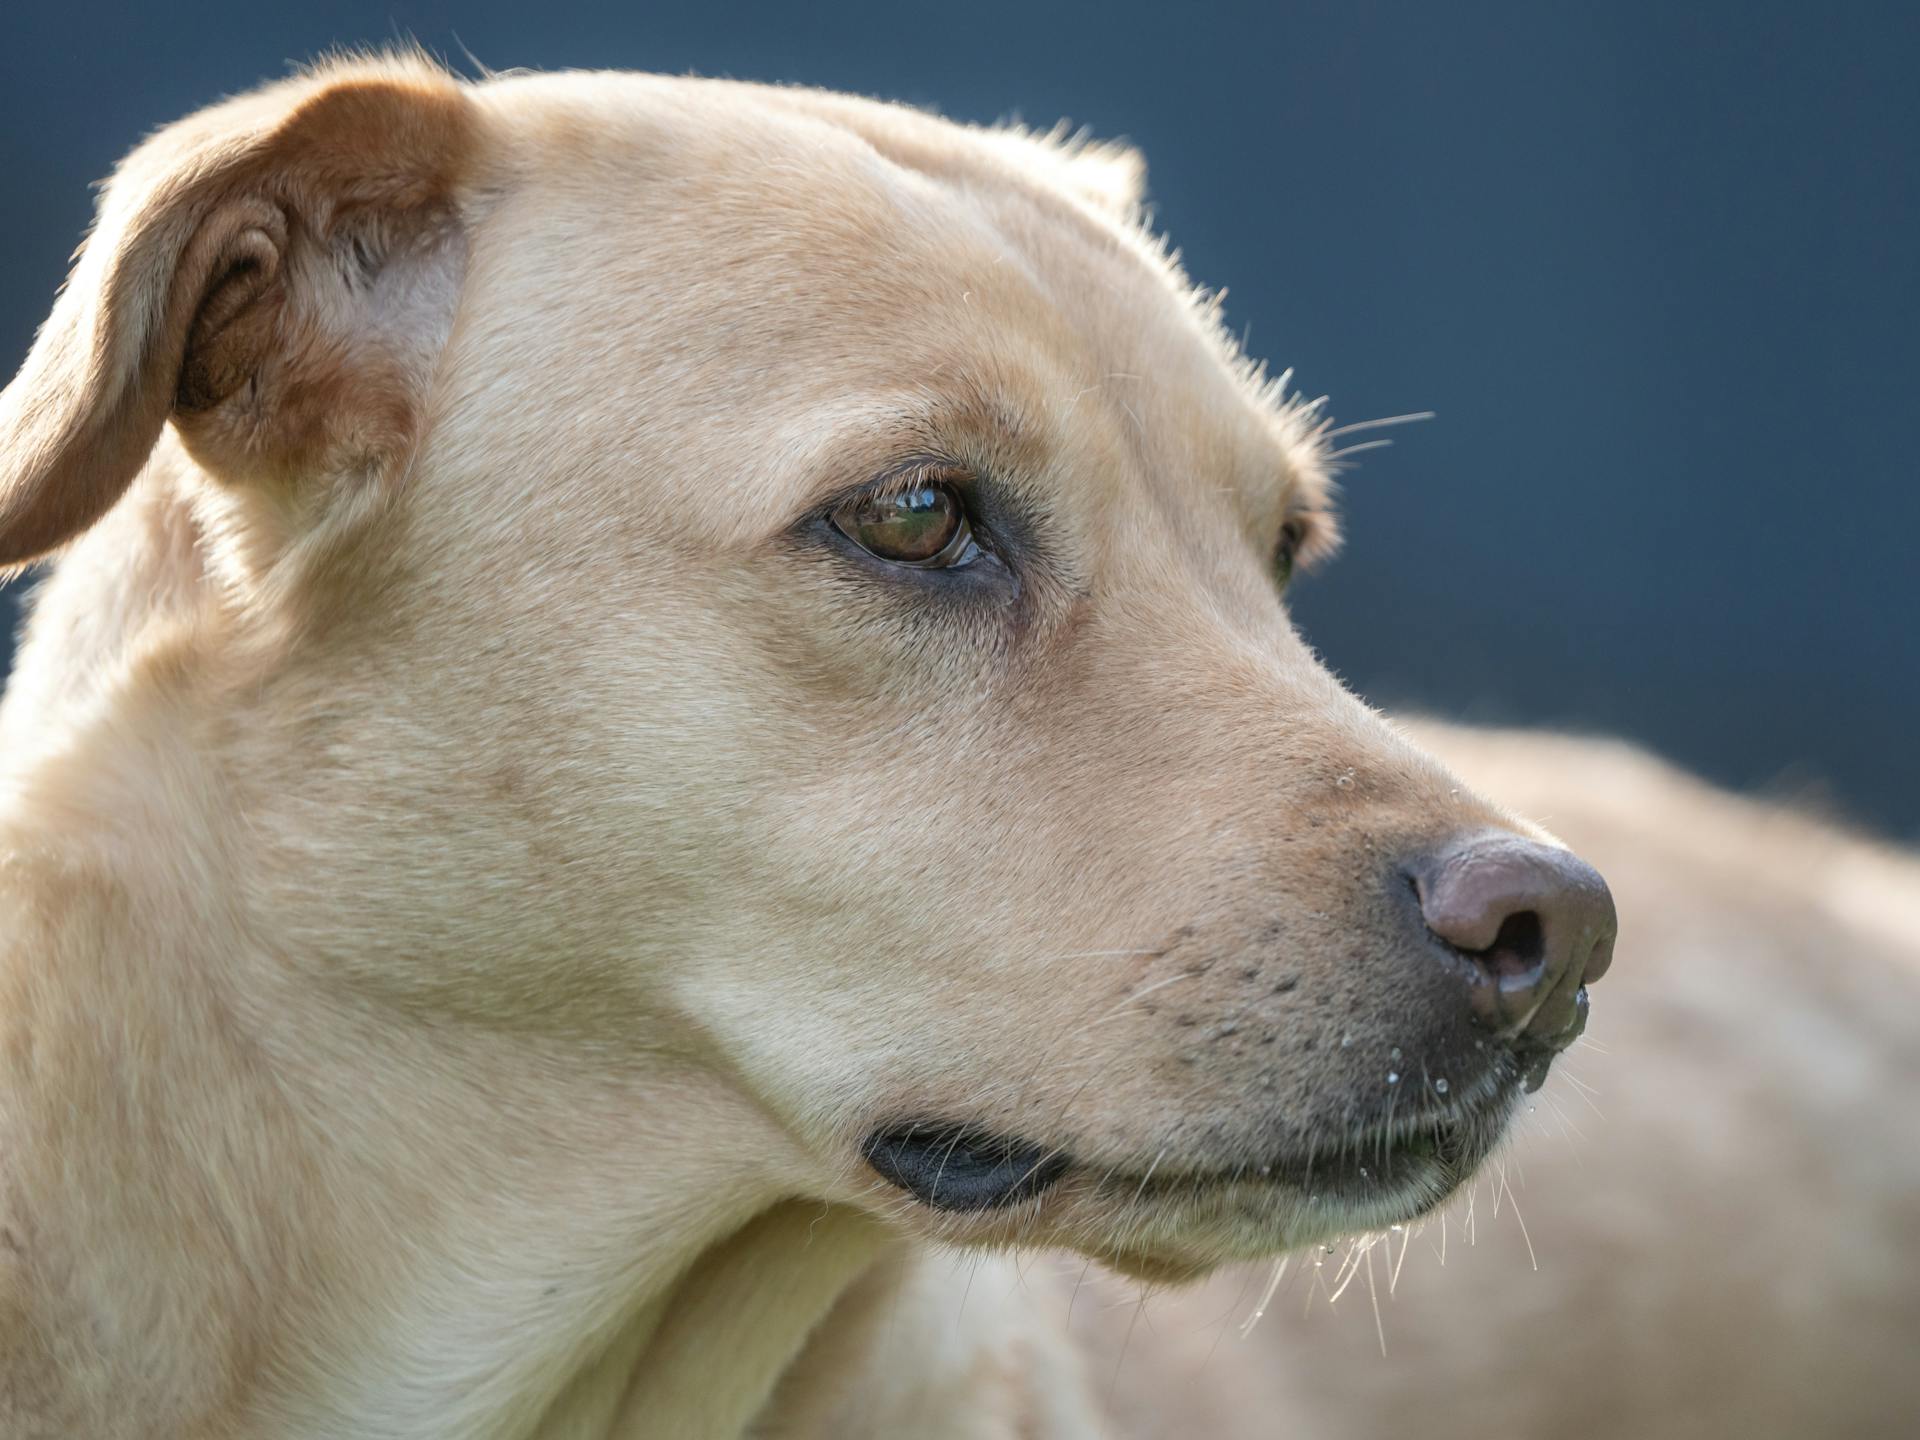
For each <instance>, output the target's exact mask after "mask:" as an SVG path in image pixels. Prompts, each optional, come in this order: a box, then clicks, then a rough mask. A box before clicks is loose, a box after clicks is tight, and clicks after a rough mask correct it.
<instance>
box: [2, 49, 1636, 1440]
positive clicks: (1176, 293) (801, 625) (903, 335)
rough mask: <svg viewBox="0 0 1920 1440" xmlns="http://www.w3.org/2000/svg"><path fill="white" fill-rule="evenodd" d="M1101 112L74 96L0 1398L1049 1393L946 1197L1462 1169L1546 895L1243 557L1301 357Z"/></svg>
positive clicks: (853, 1413)
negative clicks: (1251, 336) (72, 244)
mask: <svg viewBox="0 0 1920 1440" xmlns="http://www.w3.org/2000/svg"><path fill="white" fill-rule="evenodd" d="M1141 184H1142V169H1141V162H1140V161H1139V159H1138V157H1137V156H1136V155H1135V154H1134V153H1133V152H1131V151H1129V150H1127V149H1124V148H1121V147H1116V146H1110V145H1101V144H1095V143H1089V142H1085V141H1081V140H1076V139H1073V138H1069V137H1065V136H1063V135H1059V134H1055V135H1035V134H1029V133H1025V132H1020V131H1015V130H994V129H970V128H966V127H962V126H958V125H953V124H949V123H946V122H943V121H940V120H937V119H934V118H932V117H929V116H926V115H923V114H920V113H917V112H914V111H910V110H906V109H903V108H899V107H894V106H889V105H884V104H878V103H874V102H870V101H862V100H855V99H849V98H845V97H840V96H835V95H830V94H823V93H816V92H811V91H804V90H794V89H779V88H769V87H759V86H752V85H743V84H734V83H723V82H712V81H704V80H692V79H665V78H656V77H646V76H635V75H617V74H564V75H553V76H535V75H511V76H502V77H493V78H489V79H487V80H485V81H483V82H477V83H469V82H465V81H461V80H458V79H455V78H453V77H451V76H449V75H447V74H445V73H443V72H441V71H440V70H438V69H436V68H434V67H433V66H432V65H430V64H428V63H426V62H425V61H423V60H420V59H418V58H414V57H408V56H399V57H386V58H372V59H355V60H346V61H340V62H336V63H333V64H329V65H326V66H323V67H321V68H319V69H317V70H314V71H311V72H308V73H305V74H302V75H301V76H298V77H296V78H295V79H293V80H290V81H287V82H284V83H281V84H278V85H274V86H270V87H268V88H265V89H263V90H259V91H257V92H254V93H252V94H249V95H246V96H243V97H241V98H238V99H235V100H231V101H228V102H225V103H223V104H220V105H217V106H215V107H213V108H211V109H209V110H206V111H203V112H201V113H199V114H197V115H194V116H192V117H189V118H188V119H186V120H183V121H181V122H179V123H178V124H176V125H173V126H171V127H168V128H167V129H165V130H162V131H161V132H159V133H158V134H157V135H156V136H155V137H153V138H152V139H150V140H149V141H147V142H146V143H145V144H144V145H142V146H141V147H140V148H139V149H138V150H136V151H135V152H134V153H133V154H132V156H131V157H130V158H129V159H128V160H127V161H126V162H125V163H124V164H123V165H122V166H121V167H120V169H119V170H118V172H117V173H116V174H115V176H114V178H113V180H112V181H111V183H110V184H109V185H108V186H107V188H106V190H105V192H104V194H103V197H102V200H101V203H100V213H99V219H98V223H97V225H96V226H95V228H94V230H93V232H92V234H91V236H90V238H89V239H88V241H87V243H86V245H85V247H84V250H83V252H82V254H81V257H80V258H79V260H78V263H77V265H76V268H75V270H74V272H73V275H72V277H71V279H70V281H69V283H68V285H67V287H66V290H65V292H64V293H63V295H62V296H61V297H60V299H59V301H58V303H57V304H56V306H55V307H54V310H53V313H52V315H51V317H50V319H49V320H48V322H47V324H46V326H45V328H44V329H43V331H42V332H41V334H40V336H39V338H38V340H37V341H36V343H35V345H34V347H33V350H32V352H31V354H30V355H29V357H28V358H27V361H26V363H25V365H24V366H23V368H22V369H21V371H20V373H19V375H18V377H17V378H16V379H15V380H14V381H13V383H12V384H11V386H10V387H9V388H8V389H7V390H6V392H5V394H4V397H3V398H0V435H4V437H5V446H6V450H5V457H6V458H5V467H4V470H0V566H16V567H17V566H21V565H25V564H27V563H30V562H33V561H36V560H39V559H42V558H44V557H47V556H49V555H52V554H55V553H56V552H57V553H58V559H57V562H56V563H55V564H54V566H53V568H52V569H51V572H50V573H49V575H48V577H47V578H46V579H45V581H44V582H43V585H42V587H41V590H40V593H39V595H38V598H37V601H36V603H35V605H34V607H33V613H32V616H31V619H30V622H29V624H28V627H27V630H26V635H25V640H24V644H23V647H22V650H21V654H20V657H19V665H18V671H17V673H16V675H15V677H14V680H13V682H12V684H11V686H10V689H9V692H8V695H7V699H6V702H5V706H4V710H3V711H0V747H4V755H5V760H4V762H3V765H4V768H3V769H0V946H3V947H4V952H3V953H4V964H0V987H3V989H0V1017H3V1018H0V1024H3V1025H4V1027H5V1037H6V1039H5V1065H6V1068H5V1071H4V1080H3V1081H0V1094H4V1102H3V1103H0V1115H4V1120H3V1121H0V1147H3V1153H4V1154H5V1156H6V1162H5V1191H4V1205H3V1206H0V1239H3V1240H4V1242H5V1243H4V1246H3V1247H0V1263H4V1267H5V1268H4V1273H3V1274H0V1336H4V1344H3V1345H0V1416H4V1424H3V1425H0V1428H3V1429H4V1431H5V1433H7V1434H12V1435H87V1436H92V1437H101V1440H107V1437H114V1436H132V1435H139V1436H240V1435H247V1436H317V1435H356V1436H390V1437H403V1436H404V1437H428V1436H444V1437H453V1436H459V1437H528V1436H541V1437H557V1436H570V1437H571V1436H634V1435H663V1436H675V1437H678V1436H732V1435H740V1434H747V1433H753V1434H760V1435H804V1434H821V1435H827V1434H833V1435H847V1434H855V1433H860V1432H861V1430H862V1428H864V1429H865V1430H866V1431H867V1432H868V1433H875V1434H914V1435H922V1436H936V1435H939V1436H963V1435H966V1436H971V1435H1014V1434H1019V1435H1045V1436H1077V1435H1097V1434H1106V1433H1112V1428H1113V1423H1114V1422H1113V1421H1111V1420H1110V1419H1109V1418H1107V1417H1106V1416H1105V1415H1104V1413H1103V1410H1102V1402H1101V1399H1100V1386H1099V1385H1098V1383H1097V1382H1096V1381H1095V1379H1094V1378H1093V1377H1091V1376H1090V1375H1089V1374H1088V1373H1086V1370H1085V1366H1084V1364H1083V1362H1082V1360H1081V1358H1080V1356H1079V1355H1078V1354H1077V1352H1076V1351H1075V1349H1074V1345H1073V1342H1072V1340H1071V1338H1070V1335H1069V1334H1068V1333H1067V1331H1066V1330H1064V1329H1063V1328H1062V1327H1061V1326H1060V1325H1057V1324H1055V1323H1054V1322H1053V1321H1052V1320H1051V1319H1050V1318H1048V1317H1047V1316H1046V1315H1045V1314H1044V1313H1043V1312H1044V1307H1043V1306H1040V1305H1038V1304H1034V1305H1029V1304H1027V1303H1026V1302H1024V1301H1023V1300H1022V1299H1021V1296H1020V1293H1019V1290H1018V1287H1017V1286H1009V1285H1002V1284H1000V1283H998V1282H1000V1281H1003V1280H1005V1279H1007V1277H1009V1276H1010V1275H1012V1274H1013V1273H1014V1267H1015V1266H1016V1265H1017V1263H1018V1262H1017V1260H1016V1259H1013V1258H1010V1256H1012V1255H1013V1254H1015V1253H1025V1252H1030V1251H1033V1250H1036V1249H1042V1248H1050V1247H1051V1248H1064V1249H1066V1250H1069V1251H1071V1252H1073V1253H1075V1254H1077V1255H1079V1256H1082V1257H1086V1258H1087V1259H1088V1260H1090V1261H1098V1262H1100V1263H1102V1264H1103V1265H1104V1266H1107V1267H1110V1268H1111V1269H1113V1270H1116V1271H1118V1272H1121V1273H1122V1274H1125V1275H1128V1276H1132V1277H1135V1278H1138V1279H1143V1280H1146V1281H1148V1282H1152V1283H1171V1282H1177V1281H1190V1280H1194V1279H1197V1278H1199V1277H1202V1276H1204V1275H1206V1274H1207V1273H1209V1272H1211V1271H1213V1270H1215V1269H1217V1268H1218V1267H1221V1266H1224V1265H1228V1264H1231V1263H1233V1262H1240V1261H1249V1260H1257V1259H1261V1258H1264V1257H1271V1256H1274V1255H1277V1254H1280V1253H1282V1252H1287V1251H1293V1250H1298V1249H1300V1248H1301V1247H1306V1246H1311V1245H1314V1244H1318V1243H1322V1242H1325V1241H1327V1240H1329V1239H1331V1238H1332V1237H1336V1236H1340V1235H1343V1234H1346V1233H1349V1232H1352V1231H1355V1230H1371V1229H1376V1228H1380V1227H1387V1226H1391V1225H1395V1224H1405V1223H1407V1222H1410V1221H1413V1220H1415V1219H1416V1218H1417V1217H1418V1216H1420V1215H1422V1214H1425V1213H1427V1212H1429V1211H1430V1210H1431V1209H1432V1208H1433V1207H1435V1206H1436V1205H1439V1204H1440V1203H1442V1202H1443V1201H1445V1200H1446V1199H1447V1197H1448V1196H1449V1195H1451V1194H1452V1193H1454V1192H1455V1191H1456V1190H1457V1189H1458V1188H1459V1187H1460V1186H1461V1185H1462V1184H1464V1183H1466V1182H1467V1181H1468V1180H1469V1179H1470V1177H1472V1176H1473V1175H1474V1174H1475V1173H1476V1171H1477V1169H1478V1167H1479V1166H1480V1165H1481V1163H1482V1161H1483V1160H1484V1159H1485V1158H1486V1157H1487V1156H1488V1155H1489V1154H1490V1153H1491V1152H1492V1150H1493V1149H1494V1147H1495V1146H1496V1144H1497V1143H1498V1142H1499V1140H1500V1138H1501V1136H1502V1135H1503V1133H1504V1132H1505V1129H1506V1127H1507V1123H1508V1121H1509V1119H1510V1117H1511V1116H1512V1115H1513V1114H1514V1112H1515V1111H1516V1109H1517V1107H1518V1106H1519V1104H1520V1102H1521V1097H1522V1096H1523V1094H1524V1093H1526V1092H1528V1091H1530V1090H1533V1089H1537V1088H1538V1087H1539V1086H1540V1085H1541V1083H1542V1082H1543V1081H1544V1080H1545V1078H1546V1076H1547V1074H1548V1071H1549V1067H1550V1066H1551V1065H1552V1064H1553V1062H1554V1060H1555V1057H1556V1056H1557V1055H1559V1054H1560V1053H1561V1052H1563V1051H1564V1050H1565V1049H1566V1048H1567V1047H1568V1046H1569V1045H1571V1044H1572V1043H1573V1042H1574V1040H1575V1039H1576V1038H1577V1037H1578V1035H1579V1034H1580V1031H1581V1028H1582V1027H1583V1025H1584V1024H1585V1021H1586V1017H1587V1012H1588V995H1587V986H1588V985H1589V984H1591V983H1592V982H1593V981H1595V980H1597V979H1599V978H1600V976H1601V974H1602V972H1603V971H1604V970H1605V969H1606V968H1607V966H1608V964H1609V961H1610V958H1611V954H1612V949H1613V942H1614V935H1615V929H1616V921H1615V916H1614V907H1613V901H1612V898H1611V896H1610V894H1609V892H1608V890H1607V888H1606V886H1605V884H1604V882H1603V881H1602V880H1601V879H1600V877H1599V875H1598V874H1597V872H1595V871H1594V870H1593V869H1592V868H1591V867H1589V866H1588V865H1586V864H1585V863H1584V862H1582V861H1580V860H1579V859H1577V858H1576V857H1575V856H1573V855H1572V853H1571V852H1569V851H1568V850H1566V849H1565V848H1563V847H1562V846H1560V845H1559V844H1558V843H1557V842H1555V841H1553V840H1552V839H1551V837H1549V836H1548V835H1547V834H1546V833H1545V832H1544V831H1542V830H1541V829H1539V828H1538V827H1536V826H1534V825H1532V824H1531V823H1528V822H1526V821H1524V820H1522V819H1520V818H1518V817H1517V816H1516V815H1514V814H1512V813H1509V812H1508V811H1506V810H1503V809H1501V808H1499V807H1498V806H1497V805H1496V804H1494V803H1493V802H1492V801H1490V800H1488V799H1483V798H1481V797H1480V796H1479V795H1477V794H1475V793H1474V792H1472V791H1471V790H1469V789H1468V788H1467V787H1466V786H1465V785H1464V784H1463V783H1462V782H1461V781H1460V780H1459V779H1457V778H1455V777H1454V776H1453V775H1452V774H1450V773H1449V772H1448V771H1447V770H1446V769H1445V768H1444V767H1443V766H1442V765H1441V764H1440V762H1439V761H1437V760H1436V759H1434V758H1433V757H1432V756H1431V755H1429V754H1428V753H1426V752H1425V751H1423V750H1421V749H1420V748H1418V747H1417V746H1416V745H1414V744H1413V743H1411V742H1410V741H1409V739H1408V738H1407V737H1406V736H1405V735H1404V734H1403V733H1402V732H1400V731H1399V730H1398V729H1396V728H1395V727H1394V726H1393V725H1391V724H1389V723H1388V722H1387V721H1386V720H1385V719H1384V718H1383V717H1381V716H1380V715H1378V714H1377V713H1375V712H1374V711H1372V710H1370V709H1369V708H1368V707H1367V706H1366V705H1364V704H1363V703H1362V702H1360V701H1359V700H1358V699H1356V698H1355V697H1354V696H1352V695H1351V694H1350V693H1349V692H1347V691H1346V690H1345V689H1343V688H1342V686H1341V685H1340V684H1339V683H1338V682H1337V681H1336V680H1334V678H1333V677H1332V676H1331V675H1330V674H1329V673H1328V672H1327V671H1326V670H1325V669H1324V668H1323V667H1322V666H1321V665H1320V664H1319V663H1318V661H1317V659H1316V658H1315V657H1314V656H1313V655H1312V653H1311V652H1310V651H1309V650H1308V648H1307V647H1306V645H1305V644H1304V643H1303V642H1302V640H1301V639H1300V638H1299V636H1298V635H1297V633H1296V632H1295V630H1294V629H1293V627H1292V625H1291V624H1290V622H1289V620H1288V617H1287V612H1286V608H1285V600H1284V588H1285V585H1286V582H1287V579H1288V576H1289V574H1290V572H1291V571H1292V570H1293V569H1294V567H1295V566H1296V565H1299V566H1305V565H1310V564H1312V563H1315V562H1316V561H1318V560H1319V559H1321V558H1323V557H1324V556H1325V555H1326V554H1327V553H1328V552H1329V551H1330V550H1331V549H1332V547H1333V545H1334V543H1335V540H1336V523H1335V519H1334V516H1333V509H1332V487H1331V480H1330V471H1331V468H1332V461H1331V459H1330V441H1331V438H1332V435H1333V431H1334V427H1333V426H1332V424H1331V422H1330V421H1329V420H1327V419H1325V418H1324V417H1323V415H1322V414H1321V412H1320V410H1319V409H1318V408H1317V407H1316V406H1313V405H1308V404H1302V403H1300V402H1299V401H1297V400H1296V399H1293V398H1290V397H1289V396H1288V394H1287V393H1286V390H1285V386H1284V383H1281V382H1269V381H1267V380H1265V379H1264V377H1263V376H1262V374H1261V372H1260V371H1259V370H1258V369H1257V368H1256V367H1254V366H1253V365H1252V364H1251V363H1250V362H1248V361H1247V360H1246V359H1244V358H1243V357H1242V356H1241V355H1240V353H1239V352H1238V350H1237V349H1236V347H1235V346H1234V345H1233V343H1232V342H1231V340H1230V339H1229V337H1228V335H1227V333H1226V331H1225V329H1224V326H1223V324H1222V322H1221V319H1220V316H1219V313H1218V306H1217V304H1216V303H1215V301H1213V300H1212V299H1210V298H1208V297H1206V296H1204V295H1201V294H1198V293H1197V292H1195V291H1194V290H1193V288H1192V287H1191V285H1190V284H1189V283H1188V282H1187V281H1186V279H1185V278H1184V277H1183V276H1182V275H1181V273H1180V272H1179V270H1178V268H1177V267H1176V265H1175V264H1174V262H1173V261H1172V259H1170V257H1169V255H1168V253H1167V251H1166V250H1165V248H1164V246H1162V244H1161V243H1160V242H1159V241H1157V240H1155V239H1154V238H1152V237H1151V236H1150V235H1149V234H1148V233H1147V231H1146V230H1145V229H1144V227H1143V225H1142V224H1141V222H1140V219H1139V205H1140V195H1141ZM953 1247H958V1248H959V1249H960V1250H962V1251H963V1252H965V1253H968V1254H970V1255H973V1256H975V1257H977V1258H976V1261H975V1271H974V1276H973V1281H972V1282H971V1283H970V1282H969V1281H968V1278H967V1276H966V1274H965V1273H964V1272H963V1273H959V1274H956V1273H955V1271H954V1269H953V1267H952V1265H951V1263H950V1260H949V1258H948V1256H949V1253H950V1251H951V1249H952V1248H953ZM989 1292H997V1293H998V1295H999V1297H1000V1298H989Z"/></svg>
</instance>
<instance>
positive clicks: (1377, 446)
mask: <svg viewBox="0 0 1920 1440" xmlns="http://www.w3.org/2000/svg"><path fill="white" fill-rule="evenodd" d="M1392 444H1393V441H1391V440H1362V441H1361V442H1360V443H1359V444H1358V445H1349V446H1347V448H1346V449H1344V450H1329V451H1328V452H1327V459H1329V460H1338V459H1339V458H1340V457H1341V456H1343V455H1358V454H1359V453H1360V452H1361V451H1362V450H1385V449H1386V448H1388V447H1389V446H1390V445H1392Z"/></svg>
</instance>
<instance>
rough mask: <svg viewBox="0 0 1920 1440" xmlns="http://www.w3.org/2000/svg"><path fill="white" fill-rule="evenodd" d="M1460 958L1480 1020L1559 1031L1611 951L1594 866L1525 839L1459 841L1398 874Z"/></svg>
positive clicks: (1511, 1029) (1515, 1031)
mask: <svg viewBox="0 0 1920 1440" xmlns="http://www.w3.org/2000/svg"><path fill="white" fill-rule="evenodd" d="M1402 873H1403V874H1405V875H1406V876H1408V878H1409V879H1410V880H1411V881H1412V886H1413V892H1414V896H1415V898H1416V900H1417V901H1418V904H1419V909H1420V916H1421V918H1422V919H1423V920H1424V921H1425V922H1426V928H1427V930H1428V931H1429V932H1430V934H1431V935H1432V937H1433V938H1434V939H1435V940H1437V941H1439V942H1441V943H1442V944H1443V945H1444V946H1445V947H1446V950H1447V951H1448V953H1449V954H1451V955H1452V956H1453V957H1454V964H1455V969H1456V973H1458V974H1459V976H1460V978H1461V979H1463V980H1465V981H1466V982H1467V998H1468V1000H1469V1003H1470V1004H1471V1005H1472V1007H1473V1013H1474V1017H1475V1018H1476V1019H1477V1020H1478V1021H1480V1022H1481V1023H1482V1024H1483V1025H1485V1026H1487V1027H1488V1028H1491V1029H1493V1030H1495V1031H1496V1032H1497V1033H1499V1034H1501V1035H1503V1036H1506V1037H1509V1038H1511V1037H1513V1036H1517V1035H1519V1034H1521V1033H1522V1032H1523V1031H1524V1032H1526V1033H1528V1034H1537V1035H1540V1036H1545V1035H1548V1034H1549V1033H1551V1034H1556V1035H1557V1034H1559V1033H1560V1032H1561V1031H1563V1030H1565V1029H1566V1028H1567V1027H1568V1026H1569V1025H1570V1024H1571V1023H1572V1022H1573V1020H1574V1018H1575V1008H1576V1006H1577V1004H1578V997H1579V993H1580V988H1581V986H1582V985H1584V984H1586V983H1588V982H1589V981H1592V980H1596V979H1598V978H1599V977H1600V973H1601V972H1602V971H1603V970H1605V969H1606V966H1607V961H1608V959H1609V958H1610V956H1611V954H1612V949H1613V935H1614V911H1613V898H1612V896H1611V895H1609V894H1608V892H1607V886H1606V882H1605V881H1604V880H1602V879H1601V878H1600V876H1599V875H1598V874H1597V873H1595V872H1594V870H1593V868H1592V867H1591V866H1589V865H1587V864H1586V863H1584V862H1583V861H1581V860H1579V859H1578V858H1577V857H1575V856H1573V855H1572V854H1570V853H1568V852H1567V851H1564V850H1560V849H1557V848H1555V847H1550V846H1547V845H1542V844H1539V843H1538V842H1535V841H1532V840H1529V839H1527V838H1525V837H1524V836H1519V835H1513V834H1507V833H1501V832H1480V833H1478V834H1469V835H1461V836H1456V837H1454V838H1453V839H1452V840H1450V841H1449V842H1448V843H1446V844H1445V845H1443V846H1441V847H1440V848H1439V849H1437V850H1435V851H1432V852H1429V853H1428V854H1426V855H1423V856H1420V857H1418V858H1416V859H1415V860H1413V861H1412V862H1411V863H1410V864H1409V865H1407V867H1406V868H1405V869H1404V870H1403V871H1402Z"/></svg>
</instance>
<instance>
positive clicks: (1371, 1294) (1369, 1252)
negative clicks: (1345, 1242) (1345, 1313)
mask: <svg viewBox="0 0 1920 1440" xmlns="http://www.w3.org/2000/svg"><path fill="white" fill-rule="evenodd" d="M1362 1253H1364V1254H1365V1255H1366V1257H1367V1300H1368V1302H1369V1303H1370V1304H1372V1306H1373V1333H1374V1334H1375V1335H1378V1336H1379V1337H1380V1358H1381V1359H1382V1360H1384V1359H1386V1358H1387V1327H1386V1326H1385V1325H1383V1324H1382V1323H1381V1321H1380V1292H1379V1290H1377V1289H1376V1288H1374V1283H1373V1247H1372V1246H1371V1245H1369V1246H1368V1247H1367V1248H1366V1250H1365V1251H1364V1252H1362Z"/></svg>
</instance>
